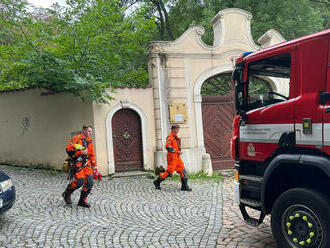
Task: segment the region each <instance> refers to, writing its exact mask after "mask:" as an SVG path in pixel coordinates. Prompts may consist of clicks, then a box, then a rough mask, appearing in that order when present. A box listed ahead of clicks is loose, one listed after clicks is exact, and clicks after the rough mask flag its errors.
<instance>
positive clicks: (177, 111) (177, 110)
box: [169, 103, 187, 124]
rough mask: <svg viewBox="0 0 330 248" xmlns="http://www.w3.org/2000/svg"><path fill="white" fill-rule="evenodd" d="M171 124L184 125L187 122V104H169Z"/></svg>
mask: <svg viewBox="0 0 330 248" xmlns="http://www.w3.org/2000/svg"><path fill="white" fill-rule="evenodd" d="M169 109H170V123H171V124H183V123H186V122H187V106H186V104H185V103H172V104H169Z"/></svg>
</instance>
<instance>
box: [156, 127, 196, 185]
mask: <svg viewBox="0 0 330 248" xmlns="http://www.w3.org/2000/svg"><path fill="white" fill-rule="evenodd" d="M179 129H180V126H178V125H176V126H172V128H171V133H170V134H169V135H168V136H167V138H166V146H165V148H166V150H167V169H166V171H165V172H163V173H160V176H159V177H158V178H157V179H156V180H155V181H154V185H155V187H156V189H160V183H161V182H162V181H164V180H165V178H166V177H168V176H172V174H173V173H174V171H176V172H177V173H178V174H179V175H180V178H181V190H184V191H191V190H192V189H191V188H189V187H188V184H187V181H188V178H187V172H186V169H185V168H184V164H183V162H182V159H181V154H182V151H181V140H180V138H179V137H178V136H177V134H178V132H179Z"/></svg>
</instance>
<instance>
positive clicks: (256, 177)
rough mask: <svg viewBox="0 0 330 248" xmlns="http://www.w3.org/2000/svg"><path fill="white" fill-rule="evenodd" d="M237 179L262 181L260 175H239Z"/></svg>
mask: <svg viewBox="0 0 330 248" xmlns="http://www.w3.org/2000/svg"><path fill="white" fill-rule="evenodd" d="M239 179H240V180H242V179H245V180H248V181H254V182H258V183H261V182H262V177H259V176H253V175H239Z"/></svg>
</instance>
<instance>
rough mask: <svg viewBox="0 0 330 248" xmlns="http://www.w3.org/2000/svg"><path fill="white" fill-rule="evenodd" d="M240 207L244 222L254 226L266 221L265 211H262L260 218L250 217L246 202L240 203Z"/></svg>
mask: <svg viewBox="0 0 330 248" xmlns="http://www.w3.org/2000/svg"><path fill="white" fill-rule="evenodd" d="M239 208H240V210H241V213H242V216H243V219H244V222H245V223H246V224H248V225H250V226H254V227H257V226H259V225H260V224H261V223H263V222H264V219H265V216H266V214H265V212H263V211H261V212H260V216H259V219H256V218H252V217H250V215H249V214H248V213H247V212H246V209H245V208H246V206H245V205H244V204H242V203H241V204H240V205H239Z"/></svg>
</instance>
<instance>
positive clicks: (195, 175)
mask: <svg viewBox="0 0 330 248" xmlns="http://www.w3.org/2000/svg"><path fill="white" fill-rule="evenodd" d="M156 177H157V176H156V175H155V174H154V173H152V172H149V173H148V174H147V178H149V179H156ZM188 179H189V180H203V181H207V180H214V181H216V182H222V181H223V179H224V177H223V176H222V175H221V174H220V173H219V172H217V171H215V172H213V174H212V176H208V175H206V174H205V173H204V172H203V171H200V172H198V173H188ZM166 180H180V176H179V175H178V174H177V173H175V174H173V176H171V177H168V178H167V179H166Z"/></svg>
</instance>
